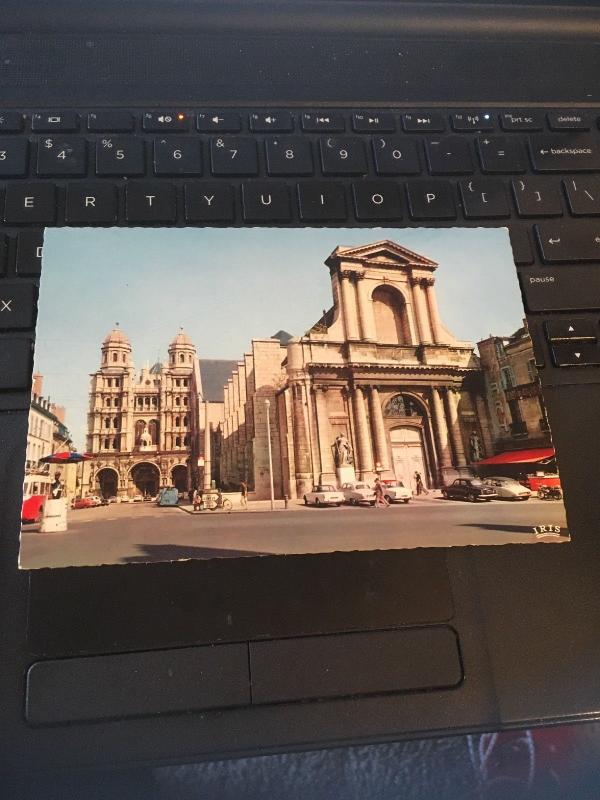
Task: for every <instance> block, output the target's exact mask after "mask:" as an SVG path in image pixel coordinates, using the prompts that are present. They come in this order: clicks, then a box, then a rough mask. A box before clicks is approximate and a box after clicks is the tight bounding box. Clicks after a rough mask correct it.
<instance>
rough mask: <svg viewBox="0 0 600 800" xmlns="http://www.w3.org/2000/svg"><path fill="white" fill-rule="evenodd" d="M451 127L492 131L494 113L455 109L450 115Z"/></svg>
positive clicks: (459, 129)
mask: <svg viewBox="0 0 600 800" xmlns="http://www.w3.org/2000/svg"><path fill="white" fill-rule="evenodd" d="M450 122H451V123H452V129H453V130H455V131H457V132H459V133H460V132H464V131H493V130H494V115H493V114H490V112H489V111H457V112H456V113H454V114H451V115H450Z"/></svg>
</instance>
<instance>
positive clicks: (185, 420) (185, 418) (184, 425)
mask: <svg viewBox="0 0 600 800" xmlns="http://www.w3.org/2000/svg"><path fill="white" fill-rule="evenodd" d="M187 425H188V418H187V417H184V418H183V427H184V428H187Z"/></svg>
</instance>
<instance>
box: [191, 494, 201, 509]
mask: <svg viewBox="0 0 600 800" xmlns="http://www.w3.org/2000/svg"><path fill="white" fill-rule="evenodd" d="M192 503H193V505H194V511H202V506H203V499H202V492H201V490H200V489H194V496H193V498H192Z"/></svg>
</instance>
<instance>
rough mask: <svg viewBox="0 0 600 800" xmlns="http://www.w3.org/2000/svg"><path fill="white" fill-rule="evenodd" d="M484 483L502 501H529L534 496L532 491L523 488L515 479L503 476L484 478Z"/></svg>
mask: <svg viewBox="0 0 600 800" xmlns="http://www.w3.org/2000/svg"><path fill="white" fill-rule="evenodd" d="M483 483H484V484H485V485H486V486H490V487H491V488H492V489H493V490H494V491H495V492H496V494H497V495H498V497H499V498H501V499H502V500H529V498H530V497H531V495H532V492H531V489H528V488H527V487H526V486H523V484H522V483H519V481H517V480H515V479H514V478H506V477H503V476H502V475H499V476H495V475H493V476H490V477H489V478H484V479H483Z"/></svg>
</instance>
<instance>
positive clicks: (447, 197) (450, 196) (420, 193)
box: [406, 180, 456, 219]
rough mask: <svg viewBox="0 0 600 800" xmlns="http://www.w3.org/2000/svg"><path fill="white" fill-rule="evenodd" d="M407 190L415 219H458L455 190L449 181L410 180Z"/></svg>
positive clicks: (409, 205) (411, 212)
mask: <svg viewBox="0 0 600 800" xmlns="http://www.w3.org/2000/svg"><path fill="white" fill-rule="evenodd" d="M406 192H407V196H408V208H409V211H410V215H411V217H412V218H413V219H456V204H455V202H454V192H453V188H452V184H451V183H450V182H449V181H426V180H416V181H408V182H407V184H406Z"/></svg>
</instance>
